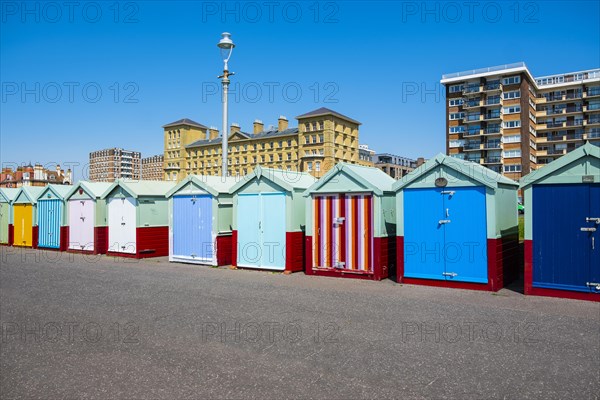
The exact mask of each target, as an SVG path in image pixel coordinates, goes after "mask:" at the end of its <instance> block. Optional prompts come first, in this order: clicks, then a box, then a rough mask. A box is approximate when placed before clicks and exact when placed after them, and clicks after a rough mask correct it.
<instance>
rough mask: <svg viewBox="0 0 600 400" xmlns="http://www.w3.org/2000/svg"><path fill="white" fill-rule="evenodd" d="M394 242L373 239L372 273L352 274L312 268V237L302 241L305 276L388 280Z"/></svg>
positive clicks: (391, 272)
mask: <svg viewBox="0 0 600 400" xmlns="http://www.w3.org/2000/svg"><path fill="white" fill-rule="evenodd" d="M395 242H396V240H395V238H394V237H382V238H374V240H373V247H374V253H373V259H374V265H373V272H359V271H356V272H353V271H349V270H344V269H332V268H331V269H330V268H314V265H313V248H312V236H306V237H305V239H304V249H305V253H304V254H305V255H304V258H305V260H306V261H305V269H304V272H305V273H306V274H307V275H314V276H328V277H335V278H351V279H368V280H375V281H380V280H382V279H386V278H388V277H389V276H390V275H391V274H393V273H394V271H395V265H394V260H395V259H396V243H395Z"/></svg>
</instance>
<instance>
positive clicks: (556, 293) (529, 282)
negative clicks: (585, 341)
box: [524, 240, 600, 302]
mask: <svg viewBox="0 0 600 400" xmlns="http://www.w3.org/2000/svg"><path fill="white" fill-rule="evenodd" d="M533 268H534V266H533V243H532V241H531V240H525V272H524V281H525V288H524V289H525V290H524V292H525V294H526V295H529V296H546V297H558V298H562V299H574V300H586V301H594V302H600V294H598V293H584V292H574V291H570V290H557V289H545V288H536V287H533Z"/></svg>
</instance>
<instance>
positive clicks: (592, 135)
mask: <svg viewBox="0 0 600 400" xmlns="http://www.w3.org/2000/svg"><path fill="white" fill-rule="evenodd" d="M586 138H587V139H600V132H589V133H588V134H587V135H586Z"/></svg>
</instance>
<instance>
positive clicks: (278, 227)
mask: <svg viewBox="0 0 600 400" xmlns="http://www.w3.org/2000/svg"><path fill="white" fill-rule="evenodd" d="M260 198H261V223H260V227H261V235H262V252H261V253H262V257H261V258H262V260H261V268H267V269H278V270H284V269H285V194H284V193H262V194H261V195H260Z"/></svg>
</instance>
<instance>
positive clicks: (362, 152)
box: [358, 144, 375, 167]
mask: <svg viewBox="0 0 600 400" xmlns="http://www.w3.org/2000/svg"><path fill="white" fill-rule="evenodd" d="M373 156H375V150H372V149H370V148H369V145H368V144H359V145H358V164H359V165H362V166H364V167H372V166H373Z"/></svg>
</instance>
